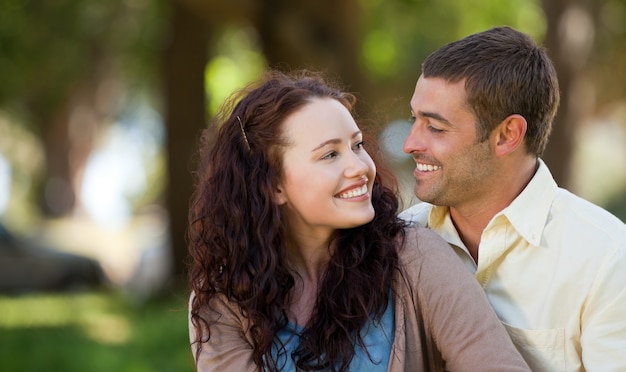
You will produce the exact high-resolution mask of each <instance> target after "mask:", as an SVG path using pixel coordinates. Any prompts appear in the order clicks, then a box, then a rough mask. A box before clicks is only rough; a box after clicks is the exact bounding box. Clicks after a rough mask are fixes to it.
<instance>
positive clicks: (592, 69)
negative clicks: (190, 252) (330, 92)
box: [0, 0, 626, 371]
mask: <svg viewBox="0 0 626 372" xmlns="http://www.w3.org/2000/svg"><path fill="white" fill-rule="evenodd" d="M496 25H510V26H513V27H515V28H518V29H520V30H522V31H524V32H527V33H529V34H531V35H532V36H533V37H535V38H536V39H537V40H538V41H539V42H540V43H542V44H543V45H545V46H546V48H547V49H548V52H549V54H550V56H551V58H552V59H553V61H554V63H555V65H556V68H557V71H558V74H559V79H560V84H561V90H562V92H561V94H562V98H561V107H560V110H559V114H558V117H557V120H556V122H555V127H554V131H553V134H552V137H551V141H550V144H549V145H548V150H547V152H546V154H545V156H544V159H545V161H546V162H547V163H548V164H549V166H550V167H551V169H552V171H553V173H554V176H555V178H556V179H557V181H558V183H559V184H560V185H561V186H564V187H566V188H569V189H570V190H572V191H573V192H575V193H577V194H579V195H581V196H583V197H585V198H587V199H589V200H591V201H592V202H594V203H596V204H599V205H601V206H603V207H605V208H607V209H608V210H610V211H611V212H613V213H614V214H616V215H617V216H618V217H620V218H621V219H622V220H626V84H624V82H626V0H596V1H588V0H543V1H539V0H439V1H428V0H300V1H293V0H230V1H219V0H178V1H177V0H108V1H95V0H92V1H89V0H54V1H51V0H0V370H2V371H39V370H51V369H52V370H59V371H83V370H90V371H112V370H115V371H185V370H187V371H191V370H193V362H192V360H191V357H190V355H189V347H188V339H187V323H186V305H187V296H188V293H187V289H186V284H185V260H186V245H185V239H184V235H185V230H186V225H187V207H188V202H189V198H190V194H191V192H192V170H193V169H194V166H195V162H194V160H195V151H196V147H197V146H196V144H197V141H198V137H199V133H200V131H201V130H202V128H204V127H205V125H206V123H207V122H208V120H210V118H211V116H212V114H214V113H215V111H216V109H217V108H218V107H219V105H220V104H221V103H222V101H223V100H224V99H225V98H226V97H227V96H228V95H229V94H230V93H232V92H233V91H234V90H236V89H239V88H241V87H243V86H245V85H246V84H248V83H249V82H251V81H252V80H254V79H256V78H257V77H259V75H260V74H261V73H262V72H263V71H264V70H266V69H267V68H268V67H274V68H279V69H283V70H286V71H288V70H292V69H298V68H309V69H314V70H321V71H324V72H326V73H327V74H328V75H329V76H330V77H332V78H334V79H336V80H338V81H340V82H341V83H342V84H343V86H344V87H345V89H346V90H348V91H352V92H355V93H356V95H357V97H358V100H359V101H358V103H357V111H358V114H359V118H360V124H361V126H362V127H365V128H367V129H368V130H370V131H371V132H373V133H375V134H377V135H378V136H379V138H380V140H381V143H382V145H383V146H382V148H383V150H384V151H385V152H386V159H387V160H388V165H389V166H391V167H392V168H393V170H394V171H395V173H396V174H397V176H398V178H399V180H400V185H401V187H402V190H403V194H402V195H403V202H404V207H408V206H409V205H411V204H413V203H416V202H417V200H415V198H414V197H412V193H411V189H412V186H411V184H412V182H413V180H412V175H411V174H412V169H413V167H414V163H413V161H412V160H411V158H410V157H408V156H406V155H405V154H403V153H402V151H401V148H402V141H403V140H404V137H405V136H406V134H407V133H408V130H409V124H408V122H407V120H406V119H407V118H408V116H409V110H408V102H409V99H410V97H411V95H412V93H413V87H414V84H415V82H416V80H417V77H418V76H419V72H420V64H421V61H422V60H423V59H424V58H425V57H426V56H427V55H428V54H429V53H430V52H432V51H433V50H435V49H436V48H438V47H439V46H441V45H442V44H444V43H447V42H449V41H452V40H455V39H458V38H460V37H463V36H466V35H467V34H470V33H474V32H478V31H482V30H484V29H486V28H489V27H492V26H496ZM52 367H54V368H52Z"/></svg>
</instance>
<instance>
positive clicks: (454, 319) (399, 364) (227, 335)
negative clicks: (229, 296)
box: [189, 226, 530, 372]
mask: <svg viewBox="0 0 626 372" xmlns="http://www.w3.org/2000/svg"><path fill="white" fill-rule="evenodd" d="M399 254H400V267H401V269H400V272H399V273H398V274H397V275H396V276H395V278H394V288H393V290H394V293H395V299H394V301H395V326H396V329H395V336H394V343H393V348H392V355H391V357H390V361H389V368H388V370H389V371H428V372H431V371H443V370H449V371H499V372H500V371H530V369H529V368H528V366H527V365H526V363H525V362H524V360H523V359H522V358H521V356H520V355H519V353H518V352H517V350H516V349H515V347H514V346H513V343H512V342H511V340H510V338H509V336H508V334H507V332H506V330H505V329H504V327H503V325H502V324H501V323H500V321H499V320H498V318H497V317H496V314H495V313H494V311H493V310H492V308H491V306H490V305H489V302H488V301H487V298H486V297H485V294H484V292H483V290H482V288H480V286H479V285H478V283H477V282H476V280H475V279H474V277H473V276H472V275H471V273H470V272H469V271H468V270H467V269H465V267H464V266H463V264H462V263H461V261H460V260H459V258H458V257H457V256H456V255H455V254H454V252H453V251H452V250H451V249H450V247H449V246H448V244H447V243H446V242H445V241H444V240H443V239H441V238H440V237H439V236H438V235H437V234H436V233H434V232H432V231H430V230H427V229H425V228H421V227H417V226H412V227H410V228H408V229H407V235H406V240H405V245H404V247H403V248H402V249H400V251H399ZM192 296H193V295H192ZM214 308H215V309H216V312H212V313H209V312H208V311H205V312H203V314H202V315H203V317H205V318H207V319H210V318H213V319H214V320H217V324H216V325H215V326H214V327H212V328H211V339H210V340H209V342H207V343H204V344H203V345H202V350H201V352H200V356H199V359H198V365H197V370H198V371H255V370H257V369H256V366H255V365H254V362H253V361H252V349H251V340H250V339H249V334H247V332H246V330H247V329H248V325H249V322H248V320H247V319H246V318H244V317H243V316H242V315H241V314H240V313H239V311H238V310H237V307H236V305H234V304H231V303H229V302H228V301H227V300H226V298H225V297H218V298H216V299H215V300H214ZM218 313H219V314H221V315H218ZM189 334H190V339H191V340H192V342H193V341H194V340H195V329H194V327H193V326H192V325H191V323H189ZM242 335H243V337H242ZM195 346H196V345H195V344H193V345H192V346H191V348H192V352H193V353H194V356H195V352H196V347H195ZM444 360H445V362H444Z"/></svg>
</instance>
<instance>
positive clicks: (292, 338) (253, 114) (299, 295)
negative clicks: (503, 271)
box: [189, 72, 528, 371]
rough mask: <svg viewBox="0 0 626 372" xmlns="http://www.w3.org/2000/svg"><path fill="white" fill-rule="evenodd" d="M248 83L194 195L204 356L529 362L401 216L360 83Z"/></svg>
mask: <svg viewBox="0 0 626 372" xmlns="http://www.w3.org/2000/svg"><path fill="white" fill-rule="evenodd" d="M240 97H241V98H240V99H239V100H238V101H237V102H236V104H234V105H230V106H225V107H224V108H223V111H222V114H221V115H220V116H219V117H220V118H221V120H218V124H219V129H218V130H217V134H215V133H214V132H211V131H210V130H207V131H206V132H205V134H204V135H203V143H202V146H201V152H200V156H201V161H200V167H199V171H198V174H197V179H198V183H197V188H196V191H195V194H194V197H193V200H192V205H191V211H190V226H189V252H190V254H191V257H192V260H193V261H192V262H191V267H190V285H191V290H192V296H191V299H190V323H189V330H190V339H191V342H192V351H193V353H194V356H195V359H196V368H197V369H198V370H201V371H208V370H219V371H251V370H267V371H278V370H286V371H294V370H309V371H312V370H331V371H348V370H349V371H361V370H368V371H386V370H390V371H401V370H406V371H420V370H423V371H436V370H443V369H444V368H446V369H449V370H468V371H476V370H481V371H488V370H493V371H509V370H511V371H527V370H528V367H527V366H526V364H525V363H524V361H523V360H522V359H521V357H520V356H519V354H518V353H517V351H516V350H515V348H514V346H513V344H512V342H511V341H510V339H509V338H508V335H507V334H506V331H505V330H504V328H503V327H502V325H501V324H500V322H499V321H498V319H497V317H496V316H495V314H494V312H493V310H492V309H491V307H490V306H489V304H488V302H487V300H486V298H485V296H484V294H483V291H482V289H481V288H480V287H479V286H478V284H477V283H476V281H475V279H474V278H473V277H472V276H471V274H469V273H468V271H467V270H466V269H465V268H464V267H462V264H461V263H460V261H459V260H458V258H457V257H456V256H454V253H453V252H452V251H451V250H450V248H449V247H448V246H447V244H446V243H445V242H444V241H443V240H442V239H441V238H439V237H438V236H437V235H436V234H435V233H433V232H430V231H429V230H426V229H423V228H419V227H417V226H406V225H405V224H404V222H402V221H401V220H399V219H398V218H397V217H396V212H397V210H398V197H397V188H396V185H395V180H394V179H393V178H392V177H391V176H390V173H389V172H388V171H384V170H382V169H381V165H380V164H377V165H378V172H377V170H376V163H375V162H374V160H372V158H371V157H370V155H369V154H368V153H367V152H366V150H365V148H364V141H363V134H362V132H361V131H360V130H359V128H358V126H357V124H356V123H355V121H354V119H353V118H352V115H351V113H350V112H351V110H352V107H353V105H354V101H355V99H354V97H353V96H352V95H350V94H347V93H342V92H340V91H338V90H336V89H334V88H331V87H329V86H328V85H327V84H326V83H325V82H324V81H323V80H322V79H321V78H319V77H317V76H314V75H312V74H307V73H301V74H300V75H294V76H287V75H284V74H282V73H279V72H270V73H268V74H267V76H266V77H265V79H264V80H263V81H262V82H261V83H260V85H258V86H256V87H254V88H250V89H248V90H246V91H245V92H242V95H241V96H240ZM233 102H235V101H233ZM232 106H234V108H232Z"/></svg>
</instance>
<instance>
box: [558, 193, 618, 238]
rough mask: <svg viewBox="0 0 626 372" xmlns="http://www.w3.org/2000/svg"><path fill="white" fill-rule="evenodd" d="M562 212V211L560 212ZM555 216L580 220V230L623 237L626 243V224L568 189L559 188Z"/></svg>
mask: <svg viewBox="0 0 626 372" xmlns="http://www.w3.org/2000/svg"><path fill="white" fill-rule="evenodd" d="M559 212H560V213H559ZM553 213H554V217H558V218H571V219H575V220H577V221H578V224H580V230H583V231H584V232H589V231H594V232H595V233H596V234H600V235H607V236H611V237H613V238H614V239H621V240H622V244H626V224H624V222H623V221H622V220H620V219H619V218H618V217H617V216H615V215H613V214H612V213H610V212H609V211H607V210H606V209H604V208H602V207H600V206H598V205H596V204H594V203H592V202H590V201H588V200H586V199H583V198H581V197H579V196H577V195H575V194H573V193H571V192H569V191H568V190H566V189H562V188H560V189H559V193H558V196H557V198H556V199H555V202H554V205H553Z"/></svg>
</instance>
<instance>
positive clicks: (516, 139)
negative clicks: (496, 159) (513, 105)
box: [494, 114, 528, 156]
mask: <svg viewBox="0 0 626 372" xmlns="http://www.w3.org/2000/svg"><path fill="white" fill-rule="evenodd" d="M527 126H528V124H527V123H526V119H524V117H523V116H522V115H519V114H513V115H509V116H507V117H506V119H504V120H503V121H502V122H501V123H500V124H499V125H498V126H497V127H496V130H495V131H494V136H495V137H494V144H495V146H494V148H495V152H496V155H498V156H504V155H507V154H510V153H512V152H513V151H515V150H517V149H518V148H519V147H520V146H523V144H524V137H525V136H526V128H527Z"/></svg>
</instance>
